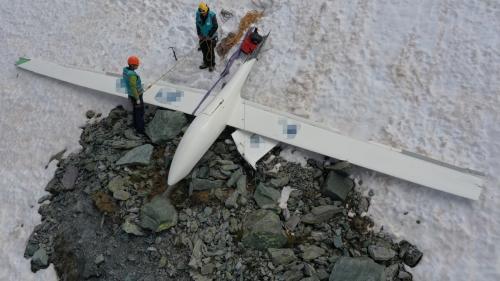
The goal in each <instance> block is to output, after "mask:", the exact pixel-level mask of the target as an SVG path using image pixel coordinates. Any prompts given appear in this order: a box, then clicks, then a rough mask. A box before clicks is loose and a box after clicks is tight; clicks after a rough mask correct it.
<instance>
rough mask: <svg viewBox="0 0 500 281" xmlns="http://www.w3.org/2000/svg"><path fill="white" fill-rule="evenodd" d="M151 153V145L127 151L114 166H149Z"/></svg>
mask: <svg viewBox="0 0 500 281" xmlns="http://www.w3.org/2000/svg"><path fill="white" fill-rule="evenodd" d="M152 153H153V146H152V145H150V144H145V145H141V146H139V147H136V148H134V149H132V150H130V151H128V152H127V153H126V154H125V155H124V156H123V157H122V158H120V159H119V160H118V161H117V162H116V165H149V162H150V161H151V154H152Z"/></svg>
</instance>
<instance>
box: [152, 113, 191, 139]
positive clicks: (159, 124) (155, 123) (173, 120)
mask: <svg viewBox="0 0 500 281" xmlns="http://www.w3.org/2000/svg"><path fill="white" fill-rule="evenodd" d="M186 123H187V120H186V117H185V116H184V113H182V112H180V111H170V110H158V111H156V114H155V117H154V118H153V120H151V122H149V124H148V125H147V127H146V134H147V135H148V137H149V138H150V139H151V141H152V142H153V143H162V142H165V141H167V140H169V139H171V138H173V137H175V136H177V135H178V134H179V133H180V132H181V130H182V127H184V125H186Z"/></svg>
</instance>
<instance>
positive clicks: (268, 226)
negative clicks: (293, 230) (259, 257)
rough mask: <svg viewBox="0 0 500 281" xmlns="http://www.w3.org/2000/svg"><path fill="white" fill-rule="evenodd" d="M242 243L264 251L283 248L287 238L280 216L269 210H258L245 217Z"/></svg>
mask: <svg viewBox="0 0 500 281" xmlns="http://www.w3.org/2000/svg"><path fill="white" fill-rule="evenodd" d="M242 242H243V244H244V245H245V246H247V247H252V248H255V249H260V250H264V249H267V248H281V247H283V246H284V245H285V244H286V242H287V237H286V235H285V232H284V231H283V229H282V227H281V221H280V218H279V217H278V215H276V214H275V213H274V212H272V211H268V210H257V211H254V212H252V213H250V214H248V215H247V216H246V217H245V220H244V223H243V237H242Z"/></svg>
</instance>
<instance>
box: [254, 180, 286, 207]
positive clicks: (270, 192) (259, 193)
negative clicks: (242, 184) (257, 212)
mask: <svg viewBox="0 0 500 281" xmlns="http://www.w3.org/2000/svg"><path fill="white" fill-rule="evenodd" d="M280 196H281V193H280V192H279V191H278V190H276V189H274V188H272V187H268V186H266V185H264V184H263V183H260V184H259V185H258V186H257V188H256V189H255V193H254V194H253V198H254V199H255V202H257V205H259V207H261V208H262V209H277V208H278V199H279V198H280Z"/></svg>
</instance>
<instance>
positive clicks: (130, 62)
mask: <svg viewBox="0 0 500 281" xmlns="http://www.w3.org/2000/svg"><path fill="white" fill-rule="evenodd" d="M127 62H128V65H139V58H138V57H137V56H130V57H128V60H127Z"/></svg>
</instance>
